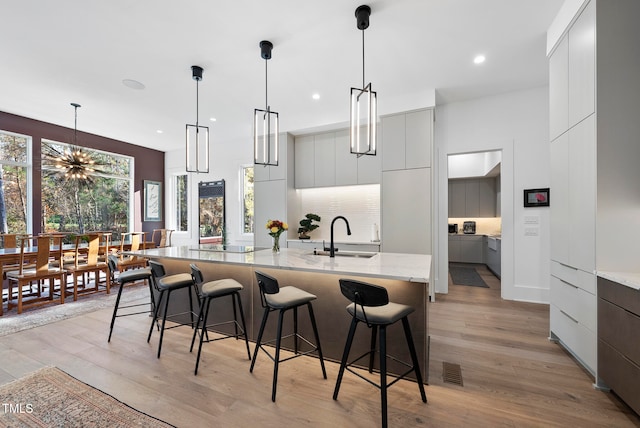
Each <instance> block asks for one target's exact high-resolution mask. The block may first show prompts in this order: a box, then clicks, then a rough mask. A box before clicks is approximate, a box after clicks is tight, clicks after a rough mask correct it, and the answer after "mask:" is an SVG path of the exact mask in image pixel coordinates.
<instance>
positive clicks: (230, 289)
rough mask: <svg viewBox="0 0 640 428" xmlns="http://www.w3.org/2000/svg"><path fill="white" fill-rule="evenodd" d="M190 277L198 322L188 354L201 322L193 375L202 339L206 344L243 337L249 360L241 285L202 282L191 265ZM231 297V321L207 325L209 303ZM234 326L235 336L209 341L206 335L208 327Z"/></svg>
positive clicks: (195, 268)
mask: <svg viewBox="0 0 640 428" xmlns="http://www.w3.org/2000/svg"><path fill="white" fill-rule="evenodd" d="M190 267H191V277H192V278H193V281H194V282H195V283H196V285H197V290H198V293H199V296H200V312H199V315H198V321H197V323H196V329H195V330H194V332H193V338H192V339H191V349H190V350H189V352H191V351H193V345H194V343H195V340H196V335H197V334H198V329H199V328H200V327H199V326H200V321H202V327H201V328H200V344H199V345H198V356H197V357H196V368H195V372H194V374H196V375H197V374H198V366H199V364H200V355H201V353H202V344H203V342H205V340H204V338H205V337H206V338H207V340H206V342H207V343H209V342H214V341H216V340H222V339H229V338H232V337H235V338H236V339H238V337H239V336H244V342H245V345H246V346H247V356H248V357H249V359H251V351H250V350H249V339H248V338H247V327H246V324H245V320H244V311H243V310H242V300H241V299H240V291H241V290H242V289H243V288H244V287H243V286H242V284H240V283H239V282H238V281H236V280H235V279H231V278H225V279H218V280H215V281H209V282H204V277H203V275H202V271H201V270H200V268H198V267H197V266H196V265H195V264H191V265H190ZM224 296H231V299H232V305H233V320H231V321H225V322H219V323H216V324H210V325H208V324H207V321H208V319H209V308H210V306H211V301H212V300H213V299H217V298H219V297H224ZM236 305H237V307H238V310H239V311H240V323H238V316H237V312H236ZM229 323H233V324H234V329H235V334H234V335H228V334H226V333H223V334H224V337H219V338H216V339H210V338H209V335H208V333H207V332H208V328H209V327H216V326H221V325H223V324H229ZM239 329H240V330H241V331H239Z"/></svg>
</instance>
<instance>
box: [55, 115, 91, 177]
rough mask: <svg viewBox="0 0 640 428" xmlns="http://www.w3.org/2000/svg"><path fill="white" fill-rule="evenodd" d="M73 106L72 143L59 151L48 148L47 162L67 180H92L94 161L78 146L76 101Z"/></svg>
mask: <svg viewBox="0 0 640 428" xmlns="http://www.w3.org/2000/svg"><path fill="white" fill-rule="evenodd" d="M71 105H72V106H73V108H74V126H73V145H72V146H71V147H70V148H69V149H63V150H62V152H59V151H57V150H55V149H50V150H49V151H50V153H48V154H47V155H48V157H49V158H50V159H47V160H48V161H49V162H47V164H53V166H55V168H56V171H58V172H59V173H61V174H63V175H64V178H65V179H67V180H82V181H92V177H91V175H92V174H93V173H94V172H95V169H94V165H95V161H94V160H93V159H91V156H89V155H88V154H86V153H84V152H83V151H82V150H81V149H80V147H79V146H78V107H81V105H80V104H78V103H71Z"/></svg>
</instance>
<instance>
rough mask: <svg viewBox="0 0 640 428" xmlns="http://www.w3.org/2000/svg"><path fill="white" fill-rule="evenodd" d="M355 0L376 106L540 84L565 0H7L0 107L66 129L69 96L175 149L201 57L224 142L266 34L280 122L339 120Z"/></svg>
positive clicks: (243, 121) (358, 66)
mask: <svg viewBox="0 0 640 428" xmlns="http://www.w3.org/2000/svg"><path fill="white" fill-rule="evenodd" d="M363 3H364V4H368V5H369V6H371V9H372V15H371V25H370V27H369V29H368V30H366V31H365V44H366V79H367V82H368V81H371V82H372V84H373V89H374V90H375V91H377V92H378V110H379V112H380V114H385V113H391V112H396V111H402V110H407V109H411V108H416V107H421V106H425V105H427V104H426V102H427V101H428V100H430V99H431V97H430V94H432V93H433V92H432V91H433V90H435V91H436V94H437V102H438V103H439V104H440V103H449V102H454V101H460V100H464V99H469V98H476V97H481V96H486V95H489V94H496V93H501V92H506V91H511V90H517V89H524V88H531V87H536V86H541V85H545V84H547V80H548V79H547V60H546V57H545V39H546V30H547V28H548V27H549V25H550V24H551V22H552V20H553V18H554V16H555V15H556V13H557V12H558V10H559V9H560V6H561V5H562V0H370V1H368V2H365V1H364V0H323V1H310V0H272V1H259V0H233V1H231V0H229V1H224V2H223V1H212V0H208V1H205V0H200V1H198V0H181V1H176V0H136V1H131V0H109V1H87V0H57V1H48V0H2V5H1V7H0V11H1V15H2V21H1V24H0V111H5V112H9V113H14V114H18V115H21V116H26V117H30V118H34V119H38V120H42V121H45V122H51V123H55V124H58V125H62V126H66V127H69V128H73V107H71V106H70V105H69V103H71V102H77V103H79V104H81V105H82V108H80V109H79V110H78V129H79V130H81V131H86V132H91V133H94V134H98V135H103V136H107V137H110V138H114V139H118V140H123V141H127V142H130V143H133V144H137V145H141V146H145V147H152V148H157V149H159V150H164V151H168V150H173V149H177V148H180V147H182V146H183V144H184V128H185V124H186V123H194V122H195V119H196V111H195V110H196V109H195V106H196V83H195V81H194V80H192V79H191V65H200V66H201V67H203V68H204V78H203V80H202V81H201V82H200V124H201V125H208V126H209V127H210V130H211V133H212V138H213V139H215V140H216V141H218V142H232V141H233V140H237V139H241V138H250V137H251V135H252V116H253V109H254V108H264V103H265V100H264V91H265V76H264V71H265V70H264V68H265V67H264V60H263V59H261V58H260V49H259V47H258V44H259V42H260V41H261V40H264V39H266V40H270V41H271V42H272V43H273V44H274V48H273V59H271V60H270V61H269V65H268V66H269V104H270V105H271V108H272V109H273V110H275V111H278V112H279V113H280V121H281V129H282V130H285V131H290V132H293V133H299V132H304V131H305V130H310V129H312V128H317V127H323V126H328V125H331V126H334V127H335V125H336V124H346V122H347V120H348V117H349V111H348V109H349V105H348V101H349V99H348V96H349V90H350V88H351V87H352V86H353V87H359V86H361V84H362V56H361V49H362V45H361V43H362V38H361V33H360V31H359V30H357V29H356V20H355V16H354V11H355V9H356V7H357V6H359V5H360V4H363ZM480 53H481V54H484V55H485V56H486V58H487V60H486V62H485V63H484V64H482V65H480V66H477V65H474V64H473V61H472V60H473V57H474V56H475V55H476V54H480ZM123 79H134V80H137V81H140V82H142V83H143V84H144V85H145V89H143V90H135V89H130V88H128V87H126V86H124V85H123V84H122V80H123ZM316 92H317V93H319V94H320V97H321V98H320V99H319V100H317V101H315V100H313V99H312V98H311V95H312V94H313V93H316ZM210 117H215V118H216V119H217V121H216V122H210V121H209V118H210ZM158 129H161V130H162V131H163V133H162V134H159V133H157V130H158Z"/></svg>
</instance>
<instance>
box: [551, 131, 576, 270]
mask: <svg viewBox="0 0 640 428" xmlns="http://www.w3.org/2000/svg"><path fill="white" fill-rule="evenodd" d="M550 178H551V180H550V184H551V188H552V189H553V203H552V204H550V210H551V260H555V261H557V262H560V263H563V264H569V225H570V224H571V222H570V220H571V214H570V213H569V134H568V133H565V134H563V135H561V136H560V137H558V138H557V139H556V140H554V141H552V142H551V177H550Z"/></svg>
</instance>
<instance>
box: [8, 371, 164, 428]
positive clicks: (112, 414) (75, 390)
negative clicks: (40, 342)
mask: <svg viewBox="0 0 640 428" xmlns="http://www.w3.org/2000/svg"><path fill="white" fill-rule="evenodd" d="M0 397H2V409H0V427H95V428H101V427H105V428H107V427H108V428H113V427H123V428H124V427H133V426H135V427H154V428H155V427H173V425H170V424H167V423H166V422H163V421H161V420H159V419H156V418H154V417H151V416H149V415H146V414H144V413H142V412H139V411H137V410H136V409H134V408H132V407H129V406H127V405H126V404H124V403H122V402H120V401H118V400H116V399H115V398H113V397H112V396H110V395H108V394H105V393H104V392H102V391H100V390H98V389H96V388H94V387H92V386H90V385H87V384H85V383H83V382H80V381H79V380H77V379H75V378H74V377H72V376H70V375H68V374H67V373H65V372H63V371H62V370H60V369H58V368H56V367H45V368H42V369H40V370H38V371H35V372H33V373H31V374H28V375H27V376H25V377H22V378H20V379H17V380H15V381H13V382H10V383H7V384H5V385H2V386H0Z"/></svg>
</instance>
